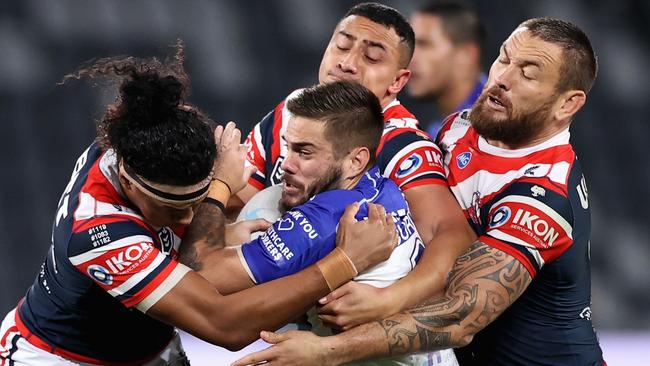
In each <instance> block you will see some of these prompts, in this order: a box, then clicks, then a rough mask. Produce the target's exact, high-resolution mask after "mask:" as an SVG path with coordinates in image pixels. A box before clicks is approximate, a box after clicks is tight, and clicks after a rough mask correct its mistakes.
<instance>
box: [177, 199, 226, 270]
mask: <svg viewBox="0 0 650 366" xmlns="http://www.w3.org/2000/svg"><path fill="white" fill-rule="evenodd" d="M224 238H225V217H224V215H223V212H221V210H220V209H219V208H218V207H217V206H215V205H211V204H207V203H201V204H199V206H198V207H197V210H196V213H195V214H194V218H193V219H192V223H191V224H190V226H189V227H188V228H187V233H186V234H185V237H184V238H183V242H182V243H181V247H180V251H179V261H180V262H181V263H183V264H185V265H186V266H188V267H190V268H192V269H193V270H195V271H200V270H201V269H202V268H203V263H202V261H201V257H200V256H199V249H200V248H199V246H201V247H203V248H204V249H209V250H210V249H220V248H223V246H224V240H225V239H224Z"/></svg>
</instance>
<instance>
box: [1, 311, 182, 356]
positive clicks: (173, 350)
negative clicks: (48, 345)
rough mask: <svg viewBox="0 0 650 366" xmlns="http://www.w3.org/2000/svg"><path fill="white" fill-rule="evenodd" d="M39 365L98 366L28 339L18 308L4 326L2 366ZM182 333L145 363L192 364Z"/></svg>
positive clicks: (5, 321) (2, 334) (2, 329)
mask: <svg viewBox="0 0 650 366" xmlns="http://www.w3.org/2000/svg"><path fill="white" fill-rule="evenodd" d="M10 362H13V363H12V364H13V365H16V366H22V365H38V366H94V365H95V364H91V363H83V362H78V361H73V360H70V359H67V358H63V357H61V356H59V355H55V354H53V353H50V352H47V351H45V350H42V349H40V348H38V347H36V346H34V345H33V344H31V343H29V342H28V341H27V339H25V338H24V337H23V336H22V335H21V334H20V332H19V331H18V328H17V327H16V309H14V310H12V311H10V312H9V314H7V316H6V317H5V319H4V320H3V321H2V325H1V326H0V366H8V365H9V364H10ZM189 364H190V363H189V360H188V359H187V356H185V351H183V346H182V345H181V338H180V336H179V335H178V332H176V333H175V335H174V338H172V340H171V341H170V342H169V344H168V345H167V347H166V348H165V349H164V350H163V351H162V352H160V353H159V354H158V355H157V356H156V357H155V358H154V359H152V360H151V361H149V362H147V363H145V364H143V366H189Z"/></svg>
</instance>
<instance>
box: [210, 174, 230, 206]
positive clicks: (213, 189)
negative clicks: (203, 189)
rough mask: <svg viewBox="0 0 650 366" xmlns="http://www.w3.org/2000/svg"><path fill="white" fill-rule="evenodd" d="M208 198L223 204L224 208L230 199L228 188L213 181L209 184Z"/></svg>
mask: <svg viewBox="0 0 650 366" xmlns="http://www.w3.org/2000/svg"><path fill="white" fill-rule="evenodd" d="M208 197H209V198H212V199H214V200H217V201H219V202H221V203H223V205H224V207H225V206H226V205H227V204H228V200H229V199H230V187H228V185H227V184H226V183H224V182H223V181H221V180H219V179H215V180H213V181H212V183H210V191H209V192H208Z"/></svg>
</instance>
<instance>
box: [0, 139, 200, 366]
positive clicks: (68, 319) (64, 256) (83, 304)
mask: <svg viewBox="0 0 650 366" xmlns="http://www.w3.org/2000/svg"><path fill="white" fill-rule="evenodd" d="M123 197H124V196H123V194H122V193H121V189H120V185H119V183H118V172H117V163H116V157H115V155H114V154H113V153H112V152H111V151H110V150H109V152H106V153H102V151H101V150H100V148H99V147H98V146H97V145H96V144H95V143H93V144H92V145H91V146H90V147H89V148H88V149H87V150H86V151H85V152H84V153H83V154H82V155H81V157H80V158H79V160H77V163H76V165H75V168H74V172H73V173H72V178H71V180H70V182H69V184H68V186H67V187H66V188H65V191H64V193H63V196H62V197H61V200H60V201H59V206H58V210H57V213H56V217H55V220H54V227H53V231H52V243H53V244H52V246H51V247H50V249H49V251H48V253H47V256H46V259H45V262H44V263H43V265H42V267H41V271H40V273H39V274H38V276H37V278H36V281H35V282H34V284H33V285H32V287H31V288H30V289H29V290H28V292H27V295H26V296H25V298H24V299H23V300H22V301H21V303H20V304H19V306H18V308H17V311H16V319H15V323H16V327H17V331H18V332H19V333H20V336H22V337H23V338H25V339H27V341H29V343H31V344H32V345H34V346H36V347H38V348H40V349H43V350H45V351H47V352H49V353H53V354H57V355H61V356H63V357H65V358H67V359H70V360H74V361H77V362H88V363H94V364H102V365H107V364H142V363H144V361H146V360H148V359H150V358H152V357H153V356H155V355H156V354H158V353H159V352H160V351H161V350H163V349H164V348H165V347H167V345H168V344H169V343H170V341H171V340H172V337H173V336H174V329H173V327H171V326H169V325H167V324H163V323H161V322H159V321H157V320H154V319H153V318H151V317H149V316H147V315H145V314H144V312H145V311H146V310H147V309H148V308H149V307H150V306H152V305H153V304H154V303H155V302H156V301H157V300H158V299H160V298H161V297H162V296H163V295H164V294H166V293H167V292H168V291H169V290H170V289H171V288H172V287H173V286H174V285H175V284H176V283H178V281H180V279H181V278H182V277H183V275H184V274H185V273H186V272H187V271H189V269H188V268H187V267H185V266H183V265H181V264H179V263H178V262H177V261H176V260H175V258H176V256H177V250H178V247H179V245H180V237H181V236H182V234H183V230H182V229H180V230H178V229H171V228H168V227H163V228H154V227H152V226H150V225H148V224H147V223H146V222H145V221H144V218H143V217H141V216H140V215H139V214H138V213H136V212H135V211H134V210H133V209H132V208H131V207H129V206H128V205H129V203H127V201H126V200H125V199H124V198H123ZM134 307H135V308H134ZM136 308H137V309H136ZM0 348H1V347H0Z"/></svg>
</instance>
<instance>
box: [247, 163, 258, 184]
mask: <svg viewBox="0 0 650 366" xmlns="http://www.w3.org/2000/svg"><path fill="white" fill-rule="evenodd" d="M256 171H257V167H256V166H255V165H249V166H247V167H244V182H248V179H249V178H250V177H251V175H253V174H254V173H255V172H256Z"/></svg>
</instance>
